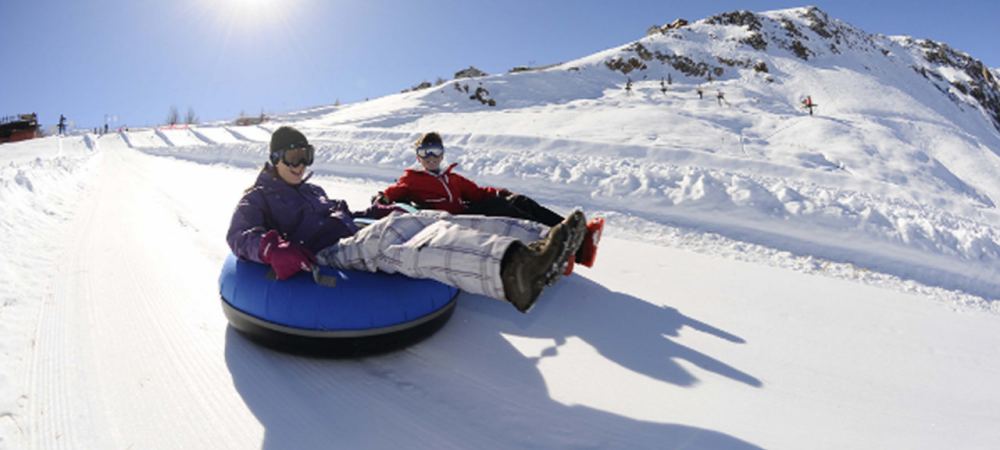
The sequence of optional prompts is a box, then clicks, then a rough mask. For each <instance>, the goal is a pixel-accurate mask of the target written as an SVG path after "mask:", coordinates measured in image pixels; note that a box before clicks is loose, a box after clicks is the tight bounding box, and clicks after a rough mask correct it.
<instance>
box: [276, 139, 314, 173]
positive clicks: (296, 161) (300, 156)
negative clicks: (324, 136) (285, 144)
mask: <svg viewBox="0 0 1000 450" xmlns="http://www.w3.org/2000/svg"><path fill="white" fill-rule="evenodd" d="M315 153H316V150H315V149H314V148H313V146H311V145H308V144H306V145H305V146H304V147H295V148H290V149H287V150H282V151H281V160H282V161H284V162H285V164H286V165H288V166H289V167H296V166H301V165H303V164H305V165H307V166H311V165H312V163H313V156H315Z"/></svg>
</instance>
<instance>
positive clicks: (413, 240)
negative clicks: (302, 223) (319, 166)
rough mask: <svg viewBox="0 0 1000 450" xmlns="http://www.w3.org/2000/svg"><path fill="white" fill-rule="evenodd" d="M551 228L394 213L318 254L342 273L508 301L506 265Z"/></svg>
mask: <svg viewBox="0 0 1000 450" xmlns="http://www.w3.org/2000/svg"><path fill="white" fill-rule="evenodd" d="M548 230H549V227H547V226H545V225H542V224H540V223H536V222H531V221H527V220H521V219H513V218H509V217H486V216H475V215H460V216H454V215H451V214H448V213H447V212H444V211H417V212H416V213H412V214H392V215H390V216H388V217H385V218H383V219H381V220H378V221H376V222H374V223H372V224H371V225H368V226H367V227H364V228H362V229H361V230H360V231H358V233H357V234H355V235H354V236H351V237H349V238H345V239H341V240H340V241H339V242H337V243H336V244H334V245H331V246H330V247H327V248H325V249H323V250H321V251H320V252H319V254H318V255H317V257H318V259H319V262H320V264H325V265H329V266H333V267H338V268H341V269H353V270H365V271H368V272H375V271H379V270H381V271H382V272H386V273H396V272H399V273H401V274H403V275H406V276H408V277H411V278H430V279H433V280H437V281H440V282H442V283H445V284H447V285H450V286H454V287H457V288H459V289H461V290H463V291H466V292H469V293H472V294H481V295H485V296H487V297H492V298H495V299H499V300H505V299H506V296H505V295H504V290H503V282H502V281H501V280H500V261H501V260H502V259H503V255H504V252H506V251H507V247H509V246H510V244H511V243H512V242H514V241H515V240H519V241H522V242H523V243H525V244H527V243H529V242H532V241H536V240H539V239H542V238H544V237H545V235H546V234H547V233H548Z"/></svg>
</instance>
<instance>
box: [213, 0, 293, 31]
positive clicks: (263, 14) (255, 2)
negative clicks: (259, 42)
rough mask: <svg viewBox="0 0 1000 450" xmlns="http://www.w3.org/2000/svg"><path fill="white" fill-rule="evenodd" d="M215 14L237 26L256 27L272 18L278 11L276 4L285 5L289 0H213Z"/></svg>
mask: <svg viewBox="0 0 1000 450" xmlns="http://www.w3.org/2000/svg"><path fill="white" fill-rule="evenodd" d="M212 3H213V4H214V5H215V6H216V9H217V14H218V15H220V16H222V17H225V18H227V19H229V21H230V23H232V24H234V25H237V26H238V27H256V26H259V25H263V24H266V23H267V22H268V21H270V20H273V19H274V18H275V15H276V14H277V13H279V12H280V10H279V8H278V6H280V5H281V4H282V3H284V4H285V6H288V5H287V4H288V3H290V0H215V1H213V2H212Z"/></svg>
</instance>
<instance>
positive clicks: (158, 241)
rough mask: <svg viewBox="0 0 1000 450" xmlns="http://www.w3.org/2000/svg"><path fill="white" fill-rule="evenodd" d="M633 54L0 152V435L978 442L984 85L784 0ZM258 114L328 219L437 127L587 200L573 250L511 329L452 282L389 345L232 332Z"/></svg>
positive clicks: (986, 154)
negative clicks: (431, 319)
mask: <svg viewBox="0 0 1000 450" xmlns="http://www.w3.org/2000/svg"><path fill="white" fill-rule="evenodd" d="M789 24H791V25H789ZM793 29H794V30H795V31H794V32H793V31H791V30H793ZM755 33H756V35H755ZM824 35H829V37H827V36H824ZM755 36H759V37H755ZM637 42H638V43H639V44H641V48H640V46H637V45H636V43H629V44H626V45H623V46H621V47H617V48H613V49H609V50H606V51H603V52H599V53H596V54H594V55H590V56H587V57H584V58H581V59H579V60H575V61H570V62H566V63H563V64H561V65H557V66H553V67H550V68H547V69H543V70H537V71H528V72H521V73H512V74H502V75H494V76H489V77H482V78H478V79H462V80H455V81H452V82H449V83H446V84H444V85H441V86H438V87H434V88H430V89H426V90H421V91H416V92H407V93H402V94H397V95H392V96H388V97H384V98H380V99H375V100H372V101H369V102H364V103H358V104H352V105H344V106H337V107H332V106H331V107H318V108H313V109H310V110H305V111H301V112H297V113H291V114H287V115H284V116H280V117H279V118H278V120H277V121H276V122H268V123H266V124H264V126H248V127H226V126H223V125H219V126H201V127H197V128H194V129H190V130H187V129H184V130H133V131H130V132H127V133H123V134H120V135H119V134H109V135H105V136H101V137H96V136H92V135H86V136H75V137H67V138H44V139H38V140H33V141H26V142H21V143H17V144H4V145H0V249H3V251H2V253H0V254H2V255H3V256H2V257H0V258H2V260H0V261H2V264H0V286H2V287H0V448H18V449H20V448H130V447H131V448H248V447H249V448H254V447H263V448H273V449H279V448H330V447H340V448H400V447H405V448H434V449H438V448H580V447H586V448H629V449H634V448H698V449H702V448H709V449H711V448H820V449H822V448H830V449H842V448H918V449H919V448H927V449H931V448H935V449H936V448H969V449H985V448H991V447H992V446H994V445H995V443H996V442H998V440H1000V432H998V431H997V430H996V427H995V424H996V423H997V421H998V420H1000V389H997V388H995V385H996V382H995V381H994V379H995V378H996V374H997V373H1000V345H998V344H1000V335H997V333H996V332H995V330H996V326H997V320H998V315H997V313H998V312H1000V301H997V299H1000V276H998V272H1000V229H998V227H997V226H996V225H995V224H997V223H1000V222H998V221H997V220H996V219H997V212H996V203H997V202H998V201H1000V185H998V184H997V183H1000V182H998V181H997V179H996V177H995V174H996V173H1000V172H998V171H997V169H998V165H1000V133H998V132H997V128H996V124H995V123H994V121H993V116H992V112H991V110H990V109H989V108H990V99H992V98H993V97H991V95H993V94H995V93H996V92H993V91H989V90H983V91H982V92H980V93H978V94H974V92H975V91H974V89H973V87H974V86H979V84H976V83H987V84H985V85H983V86H987V87H988V83H989V82H988V80H985V79H983V80H978V79H977V78H976V77H975V74H976V71H975V70H972V71H971V73H969V72H970V71H956V70H954V67H953V66H954V65H955V64H953V63H954V62H956V61H965V63H966V64H967V65H969V66H970V67H971V66H974V65H970V64H971V63H969V62H968V61H967V60H964V59H962V58H963V57H964V56H963V55H964V54H961V52H958V51H956V50H952V49H946V48H944V47H942V46H941V45H939V44H936V43H934V44H928V43H926V42H923V43H921V42H922V41H917V40H913V39H909V38H905V37H884V36H878V35H870V34H868V33H865V32H863V31H861V30H857V29H855V28H853V27H850V26H849V25H847V24H844V23H841V22H839V21H836V20H834V19H830V18H828V17H826V16H825V14H822V12H821V11H818V10H815V9H809V8H800V9H792V10H783V11H772V12H766V13H760V14H749V13H740V14H730V15H720V16H717V17H715V18H711V19H708V20H703V21H697V22H694V23H692V24H690V25H688V26H686V27H682V28H680V29H675V30H668V31H667V32H666V33H662V34H661V33H654V34H653V35H650V36H647V37H645V38H643V39H641V40H639V41H637ZM795 42H799V45H796V44H795ZM761 43H763V44H764V45H761ZM755 46H756V47H760V48H756V47H755ZM928 52H930V53H933V54H934V55H937V56H933V57H928V54H929V53H928ZM800 54H801V55H805V58H803V57H802V56H799V55H800ZM643 55H645V57H644V56H643ZM657 55H658V56H657ZM965 56H967V55H965ZM646 57H648V59H647V58H646ZM681 57H684V58H687V59H688V60H690V61H691V64H690V65H688V64H687V60H686V59H683V58H681ZM630 58H635V60H636V61H637V62H636V63H632V62H630ZM720 58H721V59H720ZM678 61H681V62H682V63H677V62H678ZM726 61H728V62H729V63H727V62H726ZM746 61H749V63H748V64H747V63H745V62H746ZM949 61H951V62H949ZM699 62H701V63H704V64H705V66H704V67H705V68H706V69H705V70H706V72H705V74H702V75H699V74H698V73H696V71H697V70H698V67H699V66H698V63H699ZM760 62H763V63H764V64H765V65H766V66H767V67H768V72H766V73H765V72H760V71H757V70H755V69H754V67H755V66H757V64H758V63H760ZM675 63H676V64H677V66H675ZM623 64H627V65H628V66H629V67H631V66H633V65H634V66H635V67H634V68H632V69H630V70H628V73H627V74H626V73H622V69H621V68H622V67H626V66H623ZM643 65H645V68H642V66H643ZM691 67H694V69H692V68H691ZM716 68H720V69H721V70H722V72H721V74H717V73H716V72H715V69H716ZM920 68H923V71H921V70H920ZM709 71H710V72H709ZM707 73H712V74H713V76H712V81H710V82H709V81H708V80H707V76H706V74H707ZM931 73H933V74H936V75H931ZM979 73H982V71H980V72H979ZM668 75H669V76H670V78H671V81H672V83H671V84H670V85H666V86H665V87H666V88H667V89H666V92H663V91H661V85H660V80H661V78H666V77H667V76H668ZM995 78H996V77H995V74H994V79H995ZM628 79H631V80H632V83H633V84H632V91H631V92H626V91H625V90H624V86H625V83H626V82H627V80H628ZM480 83H481V84H482V86H483V87H485V88H486V89H487V90H488V91H489V97H490V98H492V99H494V100H495V102H496V106H495V107H490V106H488V105H487V104H483V103H481V102H480V101H478V100H470V99H469V95H470V94H469V93H466V92H465V90H464V87H463V86H465V85H469V87H470V92H474V91H475V88H476V87H478V86H479V85H480ZM994 83H995V81H994ZM959 85H962V86H964V89H965V92H963V91H962V89H963V88H959V87H958V86H959ZM456 86H457V88H456ZM699 87H701V88H702V89H703V91H704V94H705V98H704V99H699V98H698V96H697V94H696V89H698V88H699ZM719 91H722V92H723V93H724V96H725V100H726V103H725V104H720V103H721V102H719V101H717V99H716V95H717V93H718V92H719ZM805 95H811V96H812V97H813V99H814V100H815V101H816V103H818V104H819V108H818V109H817V111H816V115H814V116H809V115H808V113H807V112H805V111H804V110H802V109H801V107H800V106H799V100H800V99H801V98H802V97H804V96H805ZM284 123H288V124H292V125H295V126H297V127H299V128H301V129H302V130H304V131H305V132H306V134H307V135H308V136H309V138H310V140H311V141H312V142H313V143H314V144H315V145H316V146H317V149H318V152H319V153H318V155H317V163H316V164H315V165H314V167H313V169H314V170H315V172H316V174H317V176H316V177H315V178H314V179H313V180H314V181H316V182H318V183H319V184H321V185H322V186H324V187H325V188H326V189H327V191H328V192H329V193H330V194H331V195H333V196H335V197H341V198H346V199H347V200H348V201H349V202H350V203H351V205H353V206H354V207H355V208H359V207H361V206H363V205H364V203H365V202H367V199H368V198H369V197H370V196H371V195H372V194H373V193H374V192H375V191H377V190H379V189H380V188H382V187H384V186H385V185H386V183H388V182H389V181H391V180H392V179H393V178H395V177H396V176H398V175H399V173H401V170H402V168H405V167H407V166H409V165H410V164H412V163H413V154H412V150H411V147H410V143H411V142H412V141H413V140H414V139H415V138H416V137H417V136H418V135H419V133H421V132H423V131H428V130H431V129H434V130H437V131H440V132H442V133H443V134H444V137H445V141H446V146H447V148H448V153H447V158H448V159H449V160H450V161H453V162H459V163H460V170H461V171H462V172H463V173H465V174H468V175H470V176H472V177H473V178H474V179H476V180H478V181H481V182H483V183H484V184H495V185H501V186H507V187H511V188H512V189H514V190H516V191H520V192H525V193H528V194H530V195H531V196H533V197H535V198H537V199H539V200H541V201H543V202H544V203H546V204H548V205H552V206H553V207H554V208H555V209H557V210H559V211H564V212H565V211H569V210H570V209H572V208H573V207H577V206H579V207H583V208H584V210H585V211H587V213H588V214H603V215H605V216H606V217H607V218H608V223H609V225H608V232H607V234H606V236H607V237H606V238H605V241H604V244H603V245H602V248H601V253H600V258H599V260H598V265H597V266H596V267H595V268H594V269H589V270H588V269H583V268H581V269H579V270H578V271H577V273H576V274H574V275H573V276H572V277H569V278H567V279H565V280H563V281H561V282H560V283H559V284H558V285H557V286H555V287H553V288H552V289H551V290H550V291H547V292H546V294H545V295H544V296H543V297H542V299H541V300H540V302H539V305H538V307H536V308H535V309H534V310H533V311H532V312H531V314H529V315H521V314H519V313H517V312H516V311H515V310H514V309H513V308H511V307H510V306H509V305H506V304H503V303H501V302H497V301H494V300H490V299H486V298H482V297H478V296H472V295H468V294H462V295H461V297H460V300H459V305H458V308H457V310H456V313H455V316H454V318H453V319H452V320H451V322H450V323H449V324H448V325H447V326H446V327H445V328H444V329H442V330H441V332H439V334H437V335H436V336H434V337H432V338H431V339H430V340H428V341H426V342H424V343H421V344H420V345H417V346H415V347H412V348H410V349H407V350H405V351H402V352H398V353H394V354H390V355H385V356H381V357H375V358H366V359H361V360H351V361H323V360H309V359H303V358H297V357H292V356H287V355H281V354H277V353H273V352H270V351H267V350H264V349H261V348H259V347H257V346H254V345H252V344H250V343H248V342H247V341H246V340H245V339H243V338H242V337H240V336H239V335H238V334H236V333H235V332H233V331H232V330H231V329H228V328H227V326H226V321H225V318H224V317H223V315H222V314H221V311H220V307H219V304H218V293H217V292H218V287H217V279H216V277H217V274H218V270H219V267H220V265H221V262H222V260H223V259H224V258H225V256H226V254H227V252H228V248H227V247H226V244H225V242H224V239H223V236H224V233H225V230H226V227H227V226H228V220H229V215H230V213H231V211H232V208H233V207H234V206H235V202H236V200H237V199H238V197H239V195H240V193H241V192H242V190H243V189H244V188H246V187H247V186H248V185H249V184H250V183H251V182H252V180H253V178H254V176H255V173H256V170H257V168H259V166H260V164H261V163H262V162H263V161H264V160H265V159H266V154H267V140H268V138H269V133H270V131H271V130H273V129H275V128H276V127H278V126H280V125H282V124H284Z"/></svg>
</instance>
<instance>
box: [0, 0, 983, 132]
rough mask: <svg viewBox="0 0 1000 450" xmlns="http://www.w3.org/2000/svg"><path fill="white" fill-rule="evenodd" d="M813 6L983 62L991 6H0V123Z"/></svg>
mask: <svg viewBox="0 0 1000 450" xmlns="http://www.w3.org/2000/svg"><path fill="white" fill-rule="evenodd" d="M806 4H814V5H817V6H819V7H820V8H822V9H823V10H825V11H826V12H827V13H828V14H830V15H831V16H833V17H836V18H838V19H841V20H845V21H847V22H848V23H851V24H853V25H855V26H857V27H860V28H862V29H864V30H865V31H868V32H871V33H882V34H908V35H912V36H914V37H918V38H930V39H935V40H939V41H943V42H945V43H947V44H949V45H951V46H952V47H955V48H957V49H960V50H963V51H966V52H968V53H970V54H971V55H972V56H973V57H976V58H978V59H980V60H982V61H983V62H984V63H986V64H987V65H989V66H991V67H998V66H1000V46H997V45H996V44H995V42H996V37H997V32H996V30H997V26H996V25H995V24H994V23H993V22H995V21H996V20H997V19H998V18H1000V2H995V1H985V0H983V1H969V0H966V1H962V0H957V1H951V2H921V1H919V0H917V1H896V0H892V1H873V0H868V1H853V0H849V1H831V2H823V1H813V2H812V3H804V2H795V1H698V2H695V1H688V2H675V1H667V0H659V1H656V0H650V1H618V2H611V1H596V0H559V1H555V0H552V1H545V0H533V1H532V0H483V1H469V0H465V1H459V0H439V1H429V0H384V1H379V0H370V1H363V0H160V1H152V0H90V1H78V0H30V1H24V0H21V1H17V0H0V43H3V45H4V48H5V49H6V50H7V56H6V57H5V59H4V62H3V64H2V65H0V86H3V91H2V93H0V115H9V114H15V113H22V112H31V111H34V112H37V113H38V114H39V119H40V120H41V122H42V123H43V124H45V125H51V124H53V123H55V122H56V121H57V120H58V117H59V114H60V113H62V114H65V115H66V116H67V117H68V118H70V119H71V120H73V121H74V123H75V124H76V126H77V127H81V128H92V127H95V126H99V125H103V124H104V122H105V117H109V118H117V122H113V123H112V126H113V127H114V126H120V125H129V126H140V125H153V124H158V123H162V122H163V121H164V120H165V119H166V116H167V112H168V111H169V109H170V107H171V106H176V107H177V109H178V110H179V111H180V113H181V115H182V116H183V115H184V114H185V112H186V111H187V110H188V108H191V109H193V110H194V112H195V113H196V114H197V115H198V116H199V118H201V119H202V120H220V119H231V118H233V117H236V116H238V115H239V114H240V112H246V113H247V114H257V113H259V112H261V111H262V110H263V111H265V112H283V111H291V110H297V109H302V108H306V107H310V106H316V105H325V104H331V103H333V102H335V101H336V100H338V99H339V100H340V101H341V102H352V101H358V100H364V99H365V98H375V97H380V96H383V95H387V94H391V93H395V92H399V91H400V90H401V89H404V88H407V87H410V86H412V85H415V84H417V83H419V82H420V81H422V80H429V81H433V80H434V79H435V78H437V77H442V78H446V79H450V78H451V77H452V74H454V72H455V71H457V70H459V69H462V68H465V67H468V66H469V65H475V66H476V67H478V68H480V69H483V70H485V71H487V72H490V73H497V72H505V71H507V70H508V69H510V68H511V67H514V66H518V65H533V64H548V63H554V62H560V61H566V60H570V59H575V58H578V57H581V56H585V55H588V54H591V53H594V52H597V51H600V50H603V49H606V48H609V47H613V46H617V45H621V44H624V43H627V42H630V41H633V40H635V39H638V38H640V37H642V36H643V35H644V33H645V30H646V28H647V27H649V26H650V25H653V24H663V23H666V22H670V21H672V20H673V19H675V18H678V17H683V18H686V19H689V20H697V19H701V18H704V17H707V16H709V15H712V14H716V13H719V12H724V11H731V10H736V9H750V10H753V11H763V10H770V9H780V8H788V7H796V6H803V5H806Z"/></svg>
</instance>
